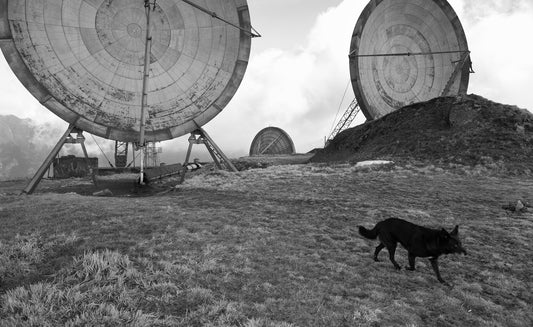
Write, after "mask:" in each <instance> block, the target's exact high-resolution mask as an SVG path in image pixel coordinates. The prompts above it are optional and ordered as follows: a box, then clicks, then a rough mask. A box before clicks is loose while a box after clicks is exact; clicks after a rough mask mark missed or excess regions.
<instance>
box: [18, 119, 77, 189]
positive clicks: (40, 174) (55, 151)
mask: <svg viewBox="0 0 533 327" xmlns="http://www.w3.org/2000/svg"><path fill="white" fill-rule="evenodd" d="M74 128H75V126H74V124H70V125H69V127H68V128H67V131H66V132H65V134H63V136H61V138H60V139H59V141H58V142H57V144H56V146H55V147H54V148H53V149H52V152H50V154H49V155H48V157H46V159H45V160H44V162H43V164H42V165H41V167H39V169H38V170H37V172H36V173H35V175H34V176H33V178H32V179H31V181H30V182H29V183H28V185H27V186H26V188H24V190H23V191H22V193H24V194H32V193H33V191H35V188H37V185H38V184H39V182H40V181H41V179H42V178H43V176H44V173H45V172H46V171H47V170H48V168H50V165H51V164H52V162H53V161H54V158H55V157H56V156H57V154H58V153H59V151H60V150H61V148H62V147H63V145H65V141H66V139H67V137H68V136H69V135H70V133H72V130H74Z"/></svg>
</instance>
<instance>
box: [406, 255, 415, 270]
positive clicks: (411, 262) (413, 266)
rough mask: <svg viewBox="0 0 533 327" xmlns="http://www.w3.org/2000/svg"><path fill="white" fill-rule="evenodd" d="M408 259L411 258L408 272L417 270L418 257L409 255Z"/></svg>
mask: <svg viewBox="0 0 533 327" xmlns="http://www.w3.org/2000/svg"><path fill="white" fill-rule="evenodd" d="M407 255H408V258H409V267H405V269H407V270H411V271H413V270H415V259H416V257H415V256H414V255H412V254H411V253H408V254H407Z"/></svg>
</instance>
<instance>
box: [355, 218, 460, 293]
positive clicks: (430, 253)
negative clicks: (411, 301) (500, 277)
mask: <svg viewBox="0 0 533 327" xmlns="http://www.w3.org/2000/svg"><path fill="white" fill-rule="evenodd" d="M359 234H361V235H362V236H364V237H366V238H369V239H373V240H375V239H376V238H379V241H380V243H379V245H378V246H377V247H376V250H375V251H374V261H379V260H378V254H379V251H381V250H383V248H385V247H386V248H387V250H388V251H389V258H390V261H391V262H392V264H393V265H394V267H395V268H396V269H401V268H400V265H399V264H398V263H397V262H396V260H394V253H395V252H396V245H397V244H398V242H399V243H400V244H401V245H402V246H403V247H404V248H405V249H406V250H407V252H408V257H409V267H407V269H408V270H415V258H416V257H422V258H425V257H430V258H429V261H430V262H431V266H432V267H433V271H435V274H436V275H437V279H438V280H439V282H441V283H444V284H445V283H446V282H445V281H444V280H443V279H442V277H441V276H440V273H439V264H438V261H437V260H438V258H439V256H440V255H442V254H450V253H464V254H465V255H466V250H465V249H464V248H463V247H462V245H461V241H460V240H459V235H458V234H459V226H455V228H454V230H453V231H452V232H451V233H448V232H447V231H446V230H445V229H444V228H443V229H441V230H438V229H430V228H426V227H422V226H418V225H415V224H413V223H410V222H408V221H405V220H403V219H399V218H389V219H386V220H383V221H380V222H379V223H377V224H376V226H375V227H374V228H373V229H371V230H368V229H366V228H364V227H363V226H359Z"/></svg>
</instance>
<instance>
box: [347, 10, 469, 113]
mask: <svg viewBox="0 0 533 327" xmlns="http://www.w3.org/2000/svg"><path fill="white" fill-rule="evenodd" d="M349 57H350V74H351V79H352V86H353V90H354V93H355V96H356V98H357V101H358V102H359V105H360V107H361V110H362V111H363V113H364V114H365V116H366V117H367V119H369V120H372V119H376V118H379V117H381V116H384V115H386V114H388V113H390V112H392V111H394V110H397V109H399V108H401V107H403V106H405V105H409V104H412V103H415V102H421V101H426V100H429V99H432V98H435V97H438V96H443V95H457V94H462V93H466V91H467V88H468V81H469V73H470V56H469V51H468V44H467V41H466V36H465V33H464V31H463V28H462V26H461V22H460V21H459V18H458V17H457V14H456V13H455V12H454V10H453V8H452V7H451V6H450V4H449V3H448V2H447V1H446V0H371V1H370V2H369V3H368V5H367V6H366V7H365V9H364V10H363V12H362V14H361V16H360V17H359V19H358V21H357V24H356V26H355V29H354V32H353V35H352V41H351V47H350V56H349Z"/></svg>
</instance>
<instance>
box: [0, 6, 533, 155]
mask: <svg viewBox="0 0 533 327" xmlns="http://www.w3.org/2000/svg"><path fill="white" fill-rule="evenodd" d="M449 2H450V4H451V5H452V6H453V8H454V9H455V11H456V12H457V14H458V16H459V18H460V20H461V22H462V24H463V27H464V29H465V33H466V36H467V39H468V43H469V47H470V50H471V51H472V54H471V56H472V61H473V68H474V70H475V72H476V73H475V74H473V75H472V76H471V79H470V86H469V90H468V92H469V93H475V94H478V95H481V96H484V97H486V98H488V99H490V100H493V101H496V102H501V103H505V104H513V105H517V106H518V107H521V108H527V109H530V110H533V60H531V59H530V57H531V54H532V53H533V42H531V41H530V39H531V35H530V34H531V32H532V31H533V0H449ZM367 3H368V1H367V0H248V4H249V7H250V14H251V18H252V25H253V26H254V27H255V28H256V29H257V30H258V31H259V32H260V33H261V34H262V35H263V37H262V38H257V39H254V40H253V41H252V54H251V57H250V62H249V65H248V69H247V72H246V75H245V77H244V80H243V81H242V84H241V87H240V89H239V90H238V92H237V94H236V95H235V97H234V98H233V100H232V101H231V102H230V104H229V105H228V106H227V107H226V109H224V111H223V112H222V113H220V114H219V115H218V116H217V117H215V118H214V119H213V120H212V121H211V122H210V123H208V124H207V125H206V126H205V128H206V130H207V131H208V133H210V134H211V136H212V137H213V138H214V139H215V141H216V142H217V143H218V145H219V146H220V147H221V148H222V150H223V151H225V152H226V153H227V154H228V155H229V156H231V157H237V156H244V155H247V153H248V150H249V147H250V144H251V141H252V139H253V137H254V136H255V135H256V134H257V132H259V131H260V130H261V129H263V128H264V127H267V126H276V127H280V128H282V129H284V130H285V131H286V132H287V133H288V134H289V135H290V136H291V137H292V139H293V141H294V143H295V146H296V150H297V151H298V152H302V153H303V152H307V151H309V150H311V149H312V148H315V147H320V146H322V145H323V142H324V137H325V136H327V135H328V134H329V132H330V130H331V128H332V125H333V123H334V119H335V117H336V114H337V113H338V112H339V108H340V114H342V113H343V112H344V110H346V107H347V106H348V104H349V103H350V101H351V100H352V99H353V98H354V95H353V92H352V89H351V85H350V87H349V88H348V93H347V95H346V97H345V99H344V101H343V102H342V103H341V100H342V99H343V93H344V90H345V88H346V86H347V85H348V83H349V66H348V52H349V45H350V38H351V34H352V32H353V28H354V26H355V23H356V22H357V19H358V17H359V14H360V13H361V11H362V9H363V8H364V6H365V5H366V4H367ZM0 92H1V96H0V115H7V114H13V115H16V116H18V117H21V118H31V119H33V120H35V121H37V122H51V123H53V124H56V125H59V126H61V127H62V128H63V129H66V127H67V124H66V123H64V122H62V121H61V120H60V119H59V118H57V117H55V116H54V115H53V114H52V113H50V112H49V111H48V110H47V109H46V108H44V107H42V106H41V105H40V104H39V103H38V102H37V101H35V100H34V99H33V97H32V96H31V95H30V94H29V93H28V92H27V91H26V90H25V88H24V87H23V86H22V85H21V84H20V82H18V80H17V79H16V77H15V76H14V75H13V73H12V72H11V69H10V68H9V66H8V65H7V63H6V61H5V59H4V58H3V56H0ZM363 121H364V118H363V117H362V114H361V116H360V117H359V119H358V120H357V123H361V122H363ZM57 137H58V138H59V137H60V135H57ZM99 140H100V139H99ZM54 141H55V140H54ZM89 141H90V140H89ZM99 142H102V143H103V144H100V146H102V147H104V148H109V149H110V148H111V144H112V143H111V142H108V143H107V144H106V142H104V141H103V140H101V141H99ZM162 146H163V151H164V152H166V153H169V152H173V151H176V150H179V151H180V152H181V151H182V150H185V149H186V147H187V141H186V137H182V138H179V139H177V140H173V141H167V142H163V143H162ZM166 160H168V161H174V162H176V161H182V160H183V158H181V157H180V158H175V160H173V159H166Z"/></svg>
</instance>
